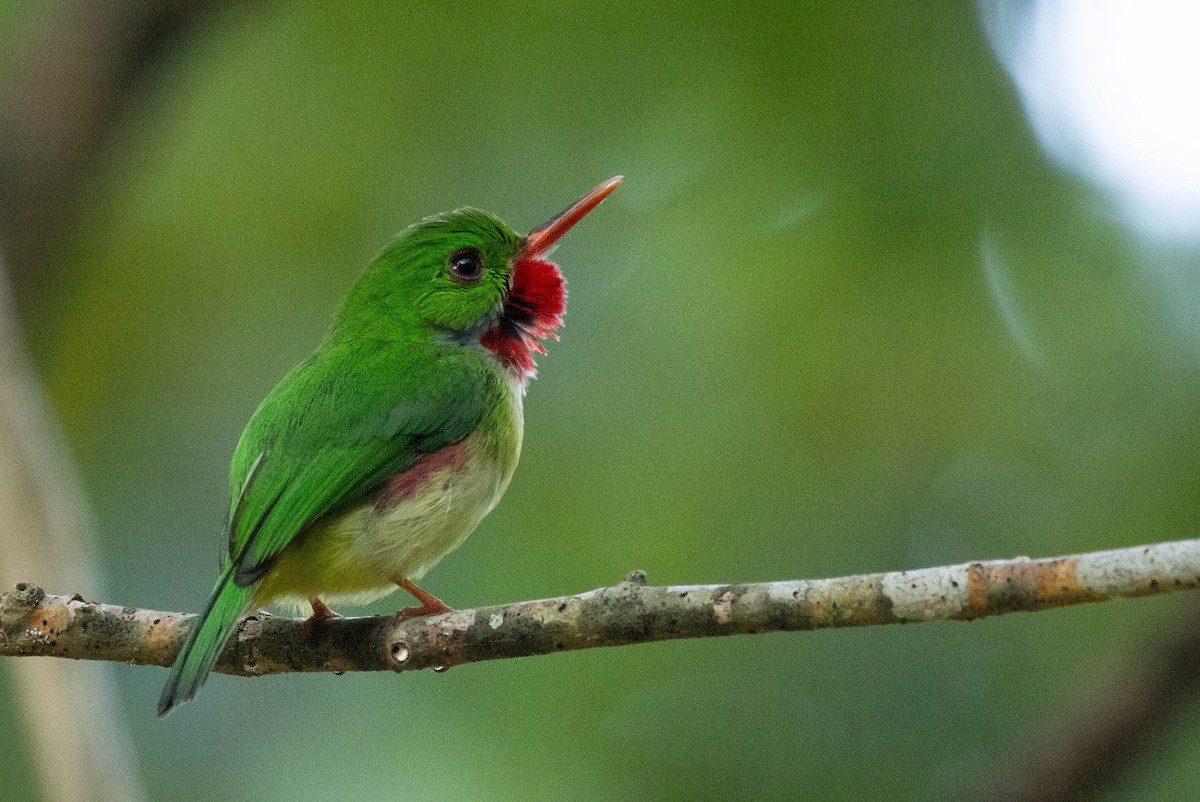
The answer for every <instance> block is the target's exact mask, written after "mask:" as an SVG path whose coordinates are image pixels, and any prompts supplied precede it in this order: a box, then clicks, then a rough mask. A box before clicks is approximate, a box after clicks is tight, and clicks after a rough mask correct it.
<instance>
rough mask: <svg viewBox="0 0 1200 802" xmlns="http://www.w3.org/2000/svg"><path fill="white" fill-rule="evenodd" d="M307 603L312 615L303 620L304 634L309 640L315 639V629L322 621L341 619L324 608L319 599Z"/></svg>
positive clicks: (323, 603)
mask: <svg viewBox="0 0 1200 802" xmlns="http://www.w3.org/2000/svg"><path fill="white" fill-rule="evenodd" d="M309 603H310V604H311V605H312V610H313V614H312V615H310V616H309V617H308V618H306V619H305V620H304V634H306V635H308V637H309V640H312V639H313V638H315V637H316V634H317V627H319V626H320V625H321V622H322V621H328V620H329V619H330V618H341V616H340V615H338V614H337V613H335V612H334V611H333V610H330V609H329V608H328V607H326V606H325V602H323V601H321V600H320V599H311V600H310V601H309Z"/></svg>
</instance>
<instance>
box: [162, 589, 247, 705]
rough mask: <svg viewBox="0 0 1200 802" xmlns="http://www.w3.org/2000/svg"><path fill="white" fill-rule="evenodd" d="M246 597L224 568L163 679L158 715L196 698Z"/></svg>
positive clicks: (238, 617) (230, 634) (238, 615)
mask: <svg viewBox="0 0 1200 802" xmlns="http://www.w3.org/2000/svg"><path fill="white" fill-rule="evenodd" d="M249 597H250V590H249V589H248V588H243V587H238V586H237V585H235V584H234V583H233V572H232V570H231V569H230V568H226V569H225V570H224V571H222V572H221V576H220V577H219V578H218V579H217V586H216V588H215V589H214V590H213V595H212V598H210V599H209V600H208V606H207V607H206V608H205V610H204V612H203V613H202V614H201V616H200V619H199V621H197V622H196V626H194V627H193V628H192V631H191V632H189V633H188V637H187V640H185V641H184V643H183V648H182V649H180V651H179V656H178V657H177V658H176V659H175V664H174V665H172V666H171V672H170V674H168V676H167V684H166V685H165V686H164V687H163V691H162V696H161V697H159V700H158V714H159V715H160V716H165V715H166V714H167V713H169V712H171V708H173V707H175V706H176V705H177V704H179V703H180V702H186V701H187V700H188V699H191V698H192V697H193V696H195V695H196V692H197V691H199V690H200V686H201V685H203V684H204V680H205V678H207V677H208V672H209V671H211V670H212V667H213V665H215V664H216V662H217V658H218V657H219V656H220V654H221V651H222V649H224V648H225V644H226V643H227V642H228V641H229V638H230V636H232V635H233V632H234V630H235V629H236V624H237V622H238V619H240V618H241V617H242V613H243V611H244V609H245V607H246V601H247V600H248V599H249Z"/></svg>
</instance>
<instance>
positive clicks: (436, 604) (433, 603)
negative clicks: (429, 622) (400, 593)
mask: <svg viewBox="0 0 1200 802" xmlns="http://www.w3.org/2000/svg"><path fill="white" fill-rule="evenodd" d="M392 581H393V582H395V583H396V584H397V585H399V586H400V587H402V588H404V589H405V590H407V591H408V592H409V593H411V594H412V595H413V596H415V597H416V598H417V601H419V602H420V603H421V606H420V607H405V608H404V609H403V610H401V611H400V612H398V613H396V620H397V621H405V620H407V619H409V618H417V617H418V616H422V615H436V614H437V613H450V612H453V611H454V608H453V607H450V606H449V605H447V604H446V603H445V602H444V601H442V600H441V599H439V598H438V597H437V596H434V595H433V594H431V593H426V592H425V591H423V590H421V589H420V588H419V587H417V586H416V585H414V584H413V583H412V582H409V581H408V580H407V579H392Z"/></svg>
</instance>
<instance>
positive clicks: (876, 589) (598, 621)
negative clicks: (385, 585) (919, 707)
mask: <svg viewBox="0 0 1200 802" xmlns="http://www.w3.org/2000/svg"><path fill="white" fill-rule="evenodd" d="M1196 587H1200V539H1197V540H1180V541H1173V542H1167V543H1156V544H1153V545H1148V546H1137V547H1134V548H1126V549H1116V550H1113V551H1100V552H1091V553H1087V554H1076V555H1070V556H1066V557H1052V558H1046V559H1040V560H1030V559H1028V558H1026V557H1017V558H1014V559H1010V560H995V561H991V562H975V563H964V564H961V565H950V566H941V567H937V568H923V569H919V570H915V571H898V572H891V573H882V574H861V575H857V576H847V577H840V578H836V579H814V580H792V581H784V582H762V583H747V584H731V585H683V586H670V587H649V586H647V585H646V584H645V574H644V573H642V572H641V571H634V572H632V573H630V575H629V576H628V577H626V579H625V581H624V582H621V583H620V584H619V585H616V586H615V587H608V588H600V589H598V590H593V591H589V592H587V593H582V594H579V595H576V596H561V597H558V598H553V599H540V600H536V601H524V602H516V603H513V604H503V605H497V606H494V607H480V608H477V609H472V610H457V611H454V612H450V613H443V614H439V615H431V616H426V617H424V618H417V619H411V620H407V621H397V620H395V618H394V617H392V616H375V617H368V618H334V619H329V620H326V621H322V622H321V623H320V624H318V625H317V627H316V628H315V629H312V630H310V629H306V628H305V625H304V622H302V621H300V620H298V619H292V618H279V617H275V616H272V615H269V614H266V613H260V614H257V615H250V616H247V617H246V618H245V619H244V620H243V621H242V623H241V625H240V627H239V629H238V632H237V635H236V636H235V637H234V638H233V640H232V641H231V642H230V644H229V645H228V646H227V647H226V649H225V652H224V654H223V655H222V656H221V658H220V660H219V661H218V662H217V665H216V669H215V670H216V671H219V672H222V673H225V674H235V675H239V676H248V677H253V676H261V675H265V674H281V673H287V672H297V671H327V672H345V671H411V670H417V669H422V668H449V667H451V666H456V665H462V664H465V663H474V662H479V661H482V660H497V659H503V658H510V657H527V656H531V655H536V654H549V653H551V652H559V651H568V650H572V649H588V648H594V647H598V646H622V645H627V644H633V643H643V642H647V641H659V640H668V639H674V638H699V637H714V636H720V635H743V634H751V633H758V632H778V631H797V630H809V629H824V628H830V627H857V626H870V625H875V624H905V623H916V622H921V621H970V620H974V619H977V618H985V617H987V616H992V615H1001V614H1005V613H1012V612H1019V611H1028V612H1032V611H1036V610H1044V609H1048V608H1052V607H1063V606H1066V605H1071V604H1082V603H1085V602H1099V601H1105V600H1107V599H1113V598H1118V597H1122V596H1146V595H1151V594H1158V593H1169V592H1173V591H1176V590H1183V589H1192V588H1196ZM195 619H196V616H194V615H186V614H183V613H169V612H155V611H152V610H141V609H137V608H133V607H117V606H114V605H108V604H97V603H94V602H88V601H84V600H83V599H81V598H79V597H77V596H75V597H68V596H54V595H48V594H46V593H45V592H44V591H43V590H42V589H40V588H37V587H33V586H30V585H19V586H18V587H17V589H16V590H14V591H10V592H8V593H5V594H3V595H0V655H11V656H23V655H41V656H51V657H68V658H76V659H84V660H110V661H115V662H122V663H130V664H135V665H158V666H168V665H170V664H171V663H172V661H173V660H174V658H175V654H176V653H177V652H178V650H179V647H180V645H181V644H182V642H183V640H184V638H185V637H186V635H187V633H188V631H189V629H190V628H191V627H192V626H194V625H195Z"/></svg>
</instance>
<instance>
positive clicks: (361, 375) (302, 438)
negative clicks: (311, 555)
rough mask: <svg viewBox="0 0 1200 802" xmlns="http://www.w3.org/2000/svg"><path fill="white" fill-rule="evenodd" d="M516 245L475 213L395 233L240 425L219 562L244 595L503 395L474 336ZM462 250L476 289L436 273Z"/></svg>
mask: <svg viewBox="0 0 1200 802" xmlns="http://www.w3.org/2000/svg"><path fill="white" fill-rule="evenodd" d="M520 246H521V239H520V238H519V237H518V236H517V235H516V234H514V233H513V232H512V231H511V230H510V229H508V228H507V227H506V226H505V225H504V224H503V223H501V222H500V221H499V220H497V219H496V218H494V217H491V216H490V215H487V214H485V213H483V212H479V211H476V210H460V211H458V212H454V213H451V214H449V215H444V216H440V217H436V218H430V219H429V220H426V221H424V222H422V223H420V224H418V225H416V226H413V227H412V228H410V229H408V230H407V231H406V232H404V234H402V235H401V236H400V238H399V239H398V240H397V241H396V242H395V243H393V244H392V245H391V246H390V247H389V248H387V249H386V250H385V251H384V252H383V254H381V255H380V256H379V258H377V259H376V260H375V261H374V262H373V263H372V264H371V266H370V267H368V269H367V271H366V273H365V274H364V275H363V277H362V279H360V281H359V282H358V284H357V285H356V286H355V288H354V290H353V291H352V292H351V294H350V296H349V298H348V299H347V301H346V304H345V306H344V307H343V309H342V311H341V312H340V313H339V315H338V316H337V319H336V320H335V322H334V325H333V327H332V329H331V331H330V334H329V336H328V337H327V338H326V340H325V342H324V343H323V344H322V345H321V346H320V347H319V348H318V349H317V351H316V352H315V353H314V354H313V355H312V356H310V357H309V358H308V359H306V360H305V361H304V362H302V363H301V364H300V365H299V366H297V367H296V368H295V369H294V370H292V371H291V372H290V373H289V374H288V375H287V376H286V377H284V379H283V380H282V381H281V382H280V383H279V384H278V385H277V386H276V388H275V389H274V390H273V391H272V392H271V394H270V395H269V396H268V397H267V399H266V400H265V401H264V402H263V403H262V405H261V406H260V407H259V409H258V411H257V412H256V413H255V414H254V416H253V418H252V419H251V421H250V423H249V425H247V427H246V430H245V432H244V433H243V435H242V438H241V441H240V442H239V444H238V447H237V450H236V452H235V454H234V459H233V464H232V466H231V469H230V487H231V496H232V503H231V510H230V524H229V559H230V561H231V562H232V564H233V566H234V581H235V583H236V584H237V585H239V586H246V585H248V584H250V583H253V582H254V581H256V580H258V579H259V578H261V577H262V575H263V574H264V573H265V572H266V571H267V570H268V569H269V568H270V565H271V562H272V560H273V559H274V558H275V556H276V555H278V554H279V552H280V550H282V549H283V548H284V546H286V545H287V544H288V542H290V541H291V539H292V538H294V537H295V536H296V535H297V534H298V533H299V532H300V531H301V530H302V529H303V528H304V527H305V526H306V525H308V524H309V523H311V522H312V521H314V520H316V519H318V518H320V517H321V516H323V515H325V514H327V513H329V512H331V511H333V510H335V509H337V508H339V507H342V506H346V505H352V504H354V503H356V502H359V501H361V500H362V499H363V498H365V497H366V496H367V495H369V494H370V493H371V492H372V491H374V490H375V489H377V488H378V487H379V486H380V484H381V483H383V482H384V481H386V480H387V479H388V478H389V477H391V476H393V475H395V474H397V473H399V472H401V471H404V470H405V469H407V468H408V467H410V466H412V465H413V464H414V463H415V462H416V460H417V459H419V458H420V457H421V455H423V454H429V453H432V452H434V451H437V450H438V449H440V448H442V447H444V446H447V445H450V444H452V443H455V442H457V441H459V440H462V439H463V438H465V437H466V436H467V435H469V434H470V433H471V432H472V431H474V429H475V428H476V427H477V426H478V425H479V424H480V422H481V420H483V416H484V414H485V412H486V410H487V409H489V408H490V406H491V405H492V404H494V403H495V402H496V401H497V400H498V397H499V394H500V393H502V392H504V391H505V388H504V386H503V381H504V380H503V378H502V376H501V375H500V374H499V372H498V371H497V370H496V368H495V366H494V365H492V364H491V363H490V359H489V358H488V356H487V355H486V353H485V352H484V351H483V350H482V349H480V348H479V347H478V345H477V343H475V342H474V340H475V338H477V337H478V335H479V334H480V333H482V332H483V331H485V330H487V329H488V328H490V327H491V326H493V325H494V324H495V321H496V320H497V319H498V316H499V314H500V310H501V305H502V303H503V298H504V293H505V292H506V290H507V288H508V285H509V281H510V277H509V271H510V261H511V259H512V257H513V256H515V255H516V253H517V251H518V250H519V249H520ZM464 247H471V248H476V249H477V250H478V251H479V252H480V253H481V254H482V255H483V257H484V261H485V264H486V269H485V272H484V275H483V278H482V279H480V280H479V281H478V282H471V283H464V282H461V281H457V280H455V279H454V278H453V277H451V276H450V274H449V273H448V272H447V260H448V259H449V257H450V255H451V254H452V253H455V252H456V251H458V250H459V249H461V248H464Z"/></svg>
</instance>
